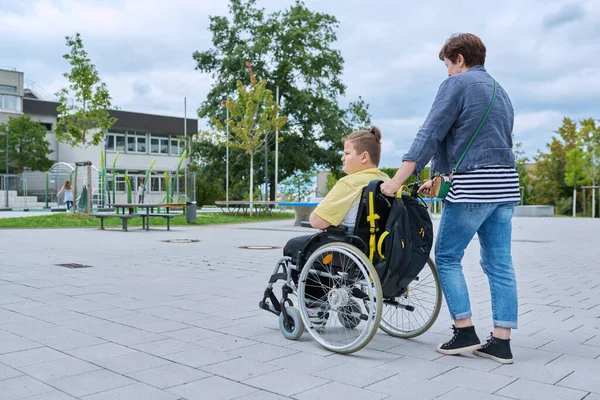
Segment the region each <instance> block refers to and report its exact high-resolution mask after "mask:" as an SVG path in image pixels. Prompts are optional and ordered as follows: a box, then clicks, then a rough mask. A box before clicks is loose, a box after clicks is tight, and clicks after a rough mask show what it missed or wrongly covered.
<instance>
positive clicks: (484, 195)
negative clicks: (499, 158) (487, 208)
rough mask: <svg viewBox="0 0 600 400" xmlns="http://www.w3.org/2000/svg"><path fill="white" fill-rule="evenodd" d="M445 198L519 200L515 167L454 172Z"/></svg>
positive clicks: (456, 201)
mask: <svg viewBox="0 0 600 400" xmlns="http://www.w3.org/2000/svg"><path fill="white" fill-rule="evenodd" d="M445 200H447V201H449V202H451V203H504V202H512V201H516V202H520V201H521V196H520V191H519V175H518V174H517V170H516V169H515V168H513V167H501V166H492V167H485V168H480V169H476V170H474V171H467V172H456V173H455V174H454V175H453V176H452V188H451V189H450V191H449V192H448V195H447V196H446V199H445Z"/></svg>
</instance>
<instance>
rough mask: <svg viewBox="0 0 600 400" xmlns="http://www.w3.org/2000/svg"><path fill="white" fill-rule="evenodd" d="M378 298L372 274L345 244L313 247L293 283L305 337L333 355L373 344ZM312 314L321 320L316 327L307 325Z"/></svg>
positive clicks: (360, 255)
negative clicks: (316, 312) (309, 337)
mask: <svg viewBox="0 0 600 400" xmlns="http://www.w3.org/2000/svg"><path fill="white" fill-rule="evenodd" d="M381 295H382V290H381V284H380V282H379V277H378V275H377V272H376V271H375V268H374V267H373V265H372V264H371V262H370V261H369V259H368V258H367V257H366V256H365V255H364V253H363V252H361V251H360V250H359V249H357V248H356V247H354V246H351V245H349V244H347V243H341V242H334V243H329V244H326V245H324V246H321V247H319V248H318V249H317V250H315V252H314V253H312V254H311V256H310V257H309V258H308V260H307V261H306V263H305V264H304V265H303V266H302V271H301V273H300V276H299V278H298V304H299V306H298V307H299V308H300V314H301V316H302V321H303V322H304V325H305V327H306V329H307V330H308V333H309V334H310V335H311V336H312V337H313V338H314V339H315V340H316V341H317V342H319V344H320V345H321V346H323V347H325V348H326V349H328V350H331V351H334V352H336V353H343V354H348V353H353V352H355V351H358V350H360V349H362V348H363V347H365V346H366V345H367V343H369V341H370V340H371V339H372V338H373V335H375V332H377V327H378V326H379V323H380V320H381V312H382V303H381ZM315 310H319V312H320V314H319V315H325V316H327V318H326V320H325V321H323V323H321V324H319V326H314V325H313V324H312V323H311V318H312V319H314V315H315ZM342 321H344V322H342ZM354 322H356V324H355V323H354Z"/></svg>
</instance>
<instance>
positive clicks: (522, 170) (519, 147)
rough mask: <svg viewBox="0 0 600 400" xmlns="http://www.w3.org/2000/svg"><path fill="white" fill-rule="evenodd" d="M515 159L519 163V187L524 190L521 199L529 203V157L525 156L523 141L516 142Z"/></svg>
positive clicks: (524, 202)
mask: <svg viewBox="0 0 600 400" xmlns="http://www.w3.org/2000/svg"><path fill="white" fill-rule="evenodd" d="M514 152H515V159H516V164H517V173H518V175H519V189H521V190H522V195H521V199H522V202H523V205H524V204H529V190H530V189H529V186H530V181H529V172H528V171H527V162H528V161H529V158H527V157H526V156H525V152H524V151H523V143H521V142H517V143H516V144H515V149H514Z"/></svg>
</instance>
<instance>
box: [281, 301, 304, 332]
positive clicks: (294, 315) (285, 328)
mask: <svg viewBox="0 0 600 400" xmlns="http://www.w3.org/2000/svg"><path fill="white" fill-rule="evenodd" d="M285 312H286V314H287V318H286V317H285V316H284V314H283V313H281V314H279V330H280V331H281V333H282V334H283V336H284V337H285V338H286V339H289V340H298V339H300V336H302V334H303V333H304V324H303V323H302V318H301V317H300V311H298V309H297V308H296V307H286V308H285Z"/></svg>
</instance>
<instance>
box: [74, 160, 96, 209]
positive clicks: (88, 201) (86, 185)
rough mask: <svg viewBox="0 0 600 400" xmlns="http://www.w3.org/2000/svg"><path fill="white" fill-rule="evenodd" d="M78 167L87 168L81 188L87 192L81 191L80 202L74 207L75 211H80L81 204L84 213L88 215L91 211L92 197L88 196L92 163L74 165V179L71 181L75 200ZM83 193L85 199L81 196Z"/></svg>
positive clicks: (81, 162)
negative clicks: (85, 177) (84, 181)
mask: <svg viewBox="0 0 600 400" xmlns="http://www.w3.org/2000/svg"><path fill="white" fill-rule="evenodd" d="M79 167H87V168H86V169H87V182H86V183H84V184H83V187H84V188H85V189H87V190H85V191H83V190H82V196H81V199H80V201H79V202H78V204H77V207H75V210H77V211H79V210H81V209H82V208H83V207H82V204H85V208H84V209H85V213H86V214H89V213H90V212H91V211H92V196H90V195H88V194H89V193H92V162H91V161H79V162H76V163H75V179H74V181H73V197H74V198H75V199H77V189H78V183H79V182H78V180H77V177H78V171H79ZM84 193H85V195H86V196H85V197H86V198H84V196H83V194H84Z"/></svg>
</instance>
